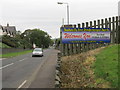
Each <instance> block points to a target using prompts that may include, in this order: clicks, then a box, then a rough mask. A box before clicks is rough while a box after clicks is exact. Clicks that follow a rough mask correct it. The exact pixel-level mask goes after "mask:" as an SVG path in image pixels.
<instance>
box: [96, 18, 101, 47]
mask: <svg viewBox="0 0 120 90" xmlns="http://www.w3.org/2000/svg"><path fill="white" fill-rule="evenodd" d="M97 22H98V25H97V26H98V28H100V20H98V21H97ZM97 47H101V44H100V43H98V44H97Z"/></svg>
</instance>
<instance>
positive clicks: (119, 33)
mask: <svg viewBox="0 0 120 90" xmlns="http://www.w3.org/2000/svg"><path fill="white" fill-rule="evenodd" d="M118 18H119V19H118V44H120V16H119V17H118Z"/></svg>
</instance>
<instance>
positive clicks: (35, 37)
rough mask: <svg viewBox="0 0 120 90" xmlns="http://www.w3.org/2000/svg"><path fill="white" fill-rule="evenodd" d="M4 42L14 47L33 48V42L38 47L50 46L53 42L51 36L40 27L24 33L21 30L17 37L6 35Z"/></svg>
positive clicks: (3, 37)
mask: <svg viewBox="0 0 120 90" xmlns="http://www.w3.org/2000/svg"><path fill="white" fill-rule="evenodd" d="M2 42H3V43H5V44H7V45H8V46H11V47H14V48H33V47H32V46H33V44H36V46H37V47H42V48H48V47H49V45H51V44H53V42H52V40H51V36H49V35H48V34H47V32H44V31H42V30H39V29H33V30H26V31H25V32H24V33H22V34H21V33H20V32H19V33H17V34H16V36H15V37H10V36H7V35H4V36H2Z"/></svg>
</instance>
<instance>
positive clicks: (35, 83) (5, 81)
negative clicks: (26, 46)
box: [0, 49, 58, 89]
mask: <svg viewBox="0 0 120 90" xmlns="http://www.w3.org/2000/svg"><path fill="white" fill-rule="evenodd" d="M57 52H58V51H57V50H55V49H46V50H44V52H43V53H44V56H43V57H32V56H31V55H32V54H31V53H29V54H25V55H21V56H17V57H14V58H9V59H4V60H2V67H0V69H1V70H2V87H3V88H18V89H19V88H54V79H55V66H56V61H57Z"/></svg>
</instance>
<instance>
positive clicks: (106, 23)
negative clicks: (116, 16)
mask: <svg viewBox="0 0 120 90" xmlns="http://www.w3.org/2000/svg"><path fill="white" fill-rule="evenodd" d="M108 25H109V23H108V20H107V18H105V28H108ZM103 45H105V46H106V45H109V43H104V44H103Z"/></svg>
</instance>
